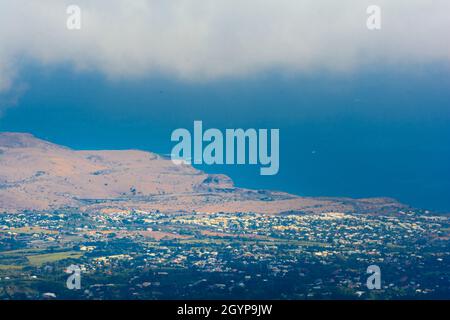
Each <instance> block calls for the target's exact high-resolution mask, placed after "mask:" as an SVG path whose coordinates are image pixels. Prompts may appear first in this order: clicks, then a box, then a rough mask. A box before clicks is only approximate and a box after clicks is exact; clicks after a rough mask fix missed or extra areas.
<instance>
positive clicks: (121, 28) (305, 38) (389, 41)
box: [0, 0, 450, 91]
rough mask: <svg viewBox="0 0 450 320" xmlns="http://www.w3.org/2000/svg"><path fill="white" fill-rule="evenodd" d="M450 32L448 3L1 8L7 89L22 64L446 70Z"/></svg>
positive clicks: (106, 69)
mask: <svg viewBox="0 0 450 320" xmlns="http://www.w3.org/2000/svg"><path fill="white" fill-rule="evenodd" d="M70 4H75V5H78V6H80V7H81V10H82V29H81V30H79V31H69V30H67V28H66V19H67V14H66V7H67V6H68V5H70ZM371 4H377V5H379V6H380V7H381V9H382V29H381V30H379V31H369V30H368V29H367V27H366V19H367V14H366V8H367V7H368V6H369V5H371ZM449 30H450V1H448V0H435V1H427V0H395V1H392V0H376V1H366V0H347V1H336V0H154V1H150V0H149V1H144V0H133V1H126V0H109V1H93V0H71V1H65V0H45V1H28V0H3V1H1V2H0V90H3V91H6V90H9V89H11V86H12V85H13V83H14V82H13V80H14V79H15V77H17V76H18V73H20V71H18V70H20V69H21V67H23V63H22V61H32V62H34V63H38V64H43V65H47V64H48V65H51V64H59V63H69V64H71V65H73V66H74V67H75V68H76V69H80V70H84V69H86V70H94V71H99V72H102V73H104V74H105V75H107V76H108V77H111V78H122V77H125V78H127V77H136V76H142V75H149V74H150V75H151V74H153V73H163V74H167V75H169V76H172V77H176V78H179V79H182V80H186V81H191V80H195V81H198V80H200V81H204V80H209V79H217V78H221V77H228V76H231V77H234V76H242V75H247V74H250V73H253V72H257V71H264V70H272V69H277V70H286V71H288V72H311V71H321V70H331V71H338V72H342V71H348V70H355V69H358V68H360V67H361V66H363V65H366V64H372V63H383V64H385V63H388V64H397V63H402V64H405V63H406V64H409V63H411V64H415V63H425V64H426V63H433V62H442V61H444V62H448V61H449V60H450V41H448V39H449Z"/></svg>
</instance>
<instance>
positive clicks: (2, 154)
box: [0, 132, 403, 214]
mask: <svg viewBox="0 0 450 320" xmlns="http://www.w3.org/2000/svg"><path fill="white" fill-rule="evenodd" d="M67 207H74V208H79V209H80V210H83V211H89V210H96V211H100V210H148V211H153V210H160V211H166V212H175V211H176V212H194V211H195V212H202V213H214V212H257V213H268V214H280V213H319V212H358V211H362V212H368V213H370V212H373V213H376V212H380V211H382V212H386V211H389V210H398V209H400V208H402V207H403V205H401V204H399V203H398V202H397V201H395V200H392V199H387V198H375V199H361V200H357V199H348V198H345V199H343V198H310V197H299V196H295V195H291V194H287V193H284V192H274V191H267V190H250V189H244V188H238V187H235V186H234V184H233V181H232V180H231V179H230V178H229V177H227V176H225V175H211V174H207V173H204V172H202V171H200V170H197V169H195V168H193V167H192V166H190V165H186V164H174V163H173V162H172V161H171V160H170V159H167V158H165V157H162V156H159V155H157V154H154V153H151V152H144V151H139V150H102V151H99V150H95V151H94V150H92V151H88V150H81V151H80V150H72V149H70V148H66V147H63V146H59V145H56V144H53V143H50V142H47V141H43V140H40V139H38V138H35V137H34V136H32V135H30V134H26V133H9V132H6V133H0V212H9V213H15V212H21V211H25V210H55V209H59V208H67Z"/></svg>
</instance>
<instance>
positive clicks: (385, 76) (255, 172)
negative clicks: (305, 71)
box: [0, 66, 450, 212]
mask: <svg viewBox="0 0 450 320" xmlns="http://www.w3.org/2000/svg"><path fill="white" fill-rule="evenodd" d="M22 79H23V81H24V83H26V87H27V90H26V91H25V92H24V93H23V94H22V95H21V97H20V98H19V100H18V103H17V105H16V106H14V107H11V108H9V109H7V110H6V111H4V112H3V116H2V117H1V118H0V130H2V131H23V132H30V133H33V134H35V135H36V136H38V137H40V138H44V139H48V140H50V141H53V142H55V143H58V144H62V145H67V146H69V147H72V148H75V149H127V148H138V149H144V150H149V151H154V152H158V153H161V154H167V153H170V151H171V148H172V146H173V143H172V142H171V141H170V134H171V132H172V130H174V129H176V128H188V129H191V128H192V125H193V121H194V120H202V121H203V125H204V127H205V128H211V127H214V128H219V129H225V128H239V127H242V128H279V129H280V136H281V138H280V139H281V141H280V143H281V149H280V162H281V163H280V172H279V174H278V175H276V176H260V175H259V167H256V166H238V167H237V166H215V167H210V166H200V168H201V169H204V170H206V171H208V172H217V173H225V174H228V175H230V176H231V177H232V178H233V179H234V181H235V183H236V184H237V185H238V186H243V187H251V188H265V189H276V190H283V191H287V192H291V193H294V194H299V195H307V196H348V197H373V196H387V197H394V198H396V199H398V200H400V201H402V202H404V203H407V204H410V205H412V206H416V207H420V208H427V209H433V210H438V211H446V212H450V90H449V89H450V69H449V68H448V67H443V66H427V68H423V67H422V68H419V67H417V68H415V69H414V70H401V69H399V70H378V71H376V70H366V71H364V72H359V73H358V74H334V75H333V74H320V75H317V74H315V75H313V74H310V75H303V76H298V75H286V74H284V75H281V74H277V73H265V74H258V75H254V76H252V77H246V78H242V79H228V80H220V81H213V82H209V83H182V82H176V81H171V80H168V79H165V78H164V77H154V78H150V79H139V80H131V81H108V80H105V79H103V78H102V77H101V76H99V75H96V74H79V73H78V74H77V73H73V72H72V71H71V70H70V69H67V68H56V69H54V70H48V69H47V70H42V69H39V68H32V69H30V70H29V71H28V72H27V73H26V74H24V75H23V78H22Z"/></svg>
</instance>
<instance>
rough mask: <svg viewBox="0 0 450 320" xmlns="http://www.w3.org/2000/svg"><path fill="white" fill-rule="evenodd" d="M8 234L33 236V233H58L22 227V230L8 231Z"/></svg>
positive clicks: (13, 229) (12, 229) (38, 228)
mask: <svg viewBox="0 0 450 320" xmlns="http://www.w3.org/2000/svg"><path fill="white" fill-rule="evenodd" d="M8 231H9V232H14V233H19V234H34V233H43V234H57V233H58V231H55V230H47V229H43V228H40V227H22V228H11V229H9V230H8Z"/></svg>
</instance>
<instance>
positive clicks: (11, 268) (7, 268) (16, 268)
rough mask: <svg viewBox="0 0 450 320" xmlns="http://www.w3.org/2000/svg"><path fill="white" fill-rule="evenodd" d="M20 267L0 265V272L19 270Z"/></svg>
mask: <svg viewBox="0 0 450 320" xmlns="http://www.w3.org/2000/svg"><path fill="white" fill-rule="evenodd" d="M22 268H23V267H22V266H16V265H5V264H0V270H21V269H22Z"/></svg>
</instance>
